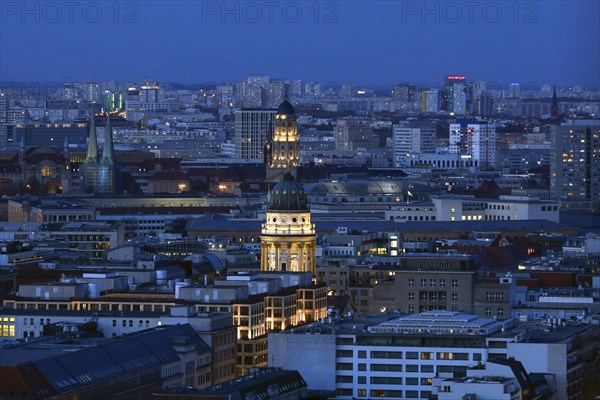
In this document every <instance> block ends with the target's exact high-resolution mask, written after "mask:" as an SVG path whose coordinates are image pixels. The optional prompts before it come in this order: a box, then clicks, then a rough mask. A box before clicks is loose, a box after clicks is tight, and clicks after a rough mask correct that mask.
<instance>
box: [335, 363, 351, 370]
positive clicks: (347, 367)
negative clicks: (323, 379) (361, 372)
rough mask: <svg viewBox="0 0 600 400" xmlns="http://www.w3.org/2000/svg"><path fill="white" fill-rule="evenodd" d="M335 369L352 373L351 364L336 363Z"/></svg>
mask: <svg viewBox="0 0 600 400" xmlns="http://www.w3.org/2000/svg"><path fill="white" fill-rule="evenodd" d="M335 369H336V370H338V371H352V363H337V364H336V366H335Z"/></svg>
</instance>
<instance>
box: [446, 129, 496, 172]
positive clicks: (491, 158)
mask: <svg viewBox="0 0 600 400" xmlns="http://www.w3.org/2000/svg"><path fill="white" fill-rule="evenodd" d="M450 152H451V153H456V154H457V157H458V161H460V165H466V166H471V167H476V168H484V169H486V168H495V166H496V125H495V124H491V123H488V122H486V121H477V120H467V119H464V120H460V119H459V120H457V121H456V123H455V124H450Z"/></svg>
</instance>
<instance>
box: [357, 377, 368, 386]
mask: <svg viewBox="0 0 600 400" xmlns="http://www.w3.org/2000/svg"><path fill="white" fill-rule="evenodd" d="M358 383H362V384H366V383H367V377H366V376H359V377H358Z"/></svg>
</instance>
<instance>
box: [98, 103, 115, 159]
mask: <svg viewBox="0 0 600 400" xmlns="http://www.w3.org/2000/svg"><path fill="white" fill-rule="evenodd" d="M114 154H115V149H114V145H113V137H112V128H111V126H110V111H107V113H106V128H104V149H103V150H102V160H101V162H102V163H104V164H111V165H112V164H114V163H115V155H114Z"/></svg>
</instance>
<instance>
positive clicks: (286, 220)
mask: <svg viewBox="0 0 600 400" xmlns="http://www.w3.org/2000/svg"><path fill="white" fill-rule="evenodd" d="M260 240H261V263H260V269H261V270H262V271H292V272H307V271H310V272H311V273H312V275H313V278H315V276H316V259H315V256H316V246H317V235H316V233H315V227H314V225H313V224H311V222H310V208H309V205H308V201H307V199H306V192H305V191H304V188H303V187H302V185H301V184H300V183H298V182H296V180H295V179H294V177H293V176H292V175H291V174H290V173H289V172H288V173H286V174H285V175H284V176H283V180H282V181H281V182H279V183H278V184H277V185H275V187H274V188H273V191H272V192H271V200H270V202H269V206H268V208H267V220H266V222H265V223H264V224H263V225H262V231H261V236H260Z"/></svg>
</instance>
